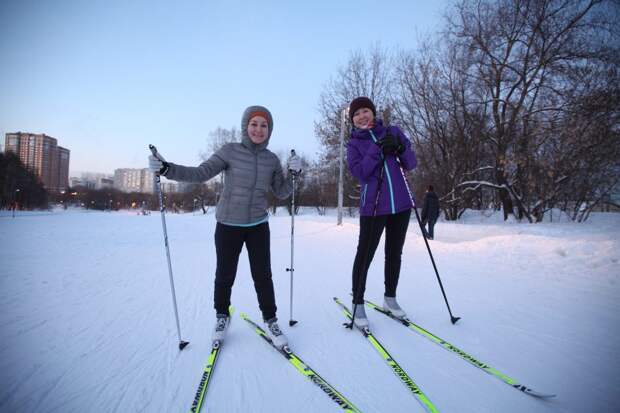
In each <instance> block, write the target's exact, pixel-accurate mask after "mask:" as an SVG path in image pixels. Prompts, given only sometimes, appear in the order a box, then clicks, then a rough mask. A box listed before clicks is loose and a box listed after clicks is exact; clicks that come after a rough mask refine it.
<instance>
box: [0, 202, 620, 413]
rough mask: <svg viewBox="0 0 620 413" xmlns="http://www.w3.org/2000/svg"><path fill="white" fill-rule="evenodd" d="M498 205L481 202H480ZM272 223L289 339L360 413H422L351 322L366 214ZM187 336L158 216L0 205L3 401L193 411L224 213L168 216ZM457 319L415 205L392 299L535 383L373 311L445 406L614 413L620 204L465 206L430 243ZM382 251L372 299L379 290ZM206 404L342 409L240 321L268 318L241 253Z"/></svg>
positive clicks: (619, 346) (370, 288) (390, 341)
mask: <svg viewBox="0 0 620 413" xmlns="http://www.w3.org/2000/svg"><path fill="white" fill-rule="evenodd" d="M487 215H488V214H487ZM335 221H336V220H335V217H334V216H317V215H314V214H313V213H312V212H311V211H310V210H306V211H304V213H303V214H302V215H300V216H298V217H297V218H296V221H295V222H296V228H295V229H296V239H295V257H296V259H295V269H296V271H295V284H294V287H295V294H294V314H293V316H294V318H295V319H296V320H298V321H299V323H298V324H297V325H296V326H294V327H292V328H290V327H288V319H289V288H290V286H289V273H288V272H286V271H285V269H286V267H288V266H289V262H290V257H289V252H290V243H289V242H290V240H289V235H290V217H288V216H286V215H285V214H284V211H279V212H278V214H277V215H276V216H273V217H271V219H270V227H271V251H272V268H273V276H274V283H275V287H276V297H277V302H278V306H279V311H278V316H279V318H280V321H281V326H282V327H283V329H284V330H285V332H286V333H287V334H288V337H289V341H290V343H291V347H292V348H293V349H294V350H295V351H296V352H297V353H298V354H299V356H300V357H301V358H302V359H303V360H304V361H306V362H307V363H308V364H309V365H310V366H312V367H313V368H315V369H316V370H317V371H318V372H319V373H320V374H321V375H322V376H323V378H325V379H326V380H327V381H328V382H329V383H330V384H332V385H333V386H334V387H335V388H336V389H338V390H339V391H340V392H341V393H343V394H344V395H345V396H346V397H347V398H348V399H349V400H351V401H352V402H353V403H354V404H355V405H356V406H357V407H358V408H359V409H360V410H361V411H363V412H423V411H424V410H423V408H422V406H421V405H419V403H418V402H417V401H416V400H415V399H414V398H413V396H412V395H411V393H410V392H409V391H408V390H407V389H406V388H405V386H404V385H403V384H402V383H401V382H400V380H398V378H397V377H396V376H395V375H394V373H393V372H392V371H391V369H390V368H389V367H388V366H387V365H386V364H385V362H384V361H383V360H382V359H381V357H380V356H379V355H378V354H377V353H376V351H375V350H374V349H373V347H372V346H371V345H370V343H369V342H368V341H366V340H365V339H364V338H363V337H362V335H361V334H359V333H358V332H356V331H349V330H346V329H344V328H343V327H342V323H343V322H344V321H345V320H344V318H343V314H342V312H341V311H340V309H339V308H337V306H336V305H335V304H334V303H333V301H332V297H333V296H338V297H340V298H341V299H342V300H344V301H345V302H347V303H350V299H349V292H350V283H351V266H352V261H353V257H354V254H355V246H356V242H357V235H358V225H357V219H355V218H346V219H345V222H344V225H342V226H340V227H339V226H337V225H336V223H335ZM167 224H168V234H169V239H170V248H171V254H172V265H173V270H174V276H175V283H176V291H177V300H178V304H179V316H180V321H181V331H182V335H183V339H186V340H189V341H190V345H189V346H188V347H187V348H186V349H185V350H183V351H181V352H179V350H178V348H177V332H176V327H175V322H174V315H173V310H172V304H171V295H170V287H169V281H168V270H167V264H166V257H165V250H164V245H163V237H162V228H161V220H160V215H159V213H153V214H152V215H150V216H138V215H136V214H135V213H133V212H128V211H125V212H113V213H105V212H86V211H54V212H53V213H42V212H39V213H22V212H19V213H18V215H17V216H16V217H15V218H11V216H10V214H7V213H4V214H3V215H2V216H0V233H1V234H2V248H0V329H1V330H0V331H1V333H0V412H3V413H4V412H12V413H17V412H31V411H36V412H63V413H64V412H185V411H188V410H189V408H190V406H191V403H192V400H193V398H194V393H195V390H196V387H197V385H198V382H199V380H200V377H201V375H202V370H203V367H204V363H205V361H206V358H207V355H208V353H209V350H210V343H209V341H210V335H211V329H212V326H213V323H214V320H215V312H214V310H213V308H212V300H213V298H212V296H213V277H214V272H215V248H214V245H213V231H214V225H215V221H214V216H213V214H211V213H209V214H208V215H206V216H202V215H191V214H185V215H174V214H169V215H167ZM431 247H432V251H433V254H434V256H435V259H436V262H437V265H438V268H439V271H440V275H441V277H442V281H443V283H444V286H445V288H446V292H447V296H448V299H449V302H450V306H451V308H452V310H453V312H454V314H455V315H457V316H461V317H462V319H461V321H459V323H458V324H457V325H455V326H453V325H452V324H451V323H450V321H449V316H448V313H447V310H446V306H445V303H444V301H443V298H442V296H441V292H440V290H439V286H438V283H437V280H436V277H435V274H434V272H433V270H432V266H431V264H430V260H429V257H428V253H427V251H426V248H425V246H424V242H423V240H422V238H421V237H420V235H419V229H418V228H417V224H416V222H415V218H414V220H413V221H412V223H411V226H410V228H409V235H408V238H407V242H406V244H405V250H404V254H403V265H402V273H401V281H400V286H399V290H398V298H399V301H400V304H401V305H402V306H403V307H404V309H405V310H406V311H407V312H408V313H409V314H410V316H411V318H412V319H413V320H414V321H415V322H416V323H418V324H419V325H421V326H422V327H424V328H426V329H428V330H429V331H431V332H433V333H434V334H436V335H438V336H439V337H441V338H443V339H445V340H447V341H449V342H451V343H452V344H454V345H456V346H457V347H459V348H461V349H462V350H464V351H466V352H468V353H469V354H471V355H472V356H474V357H476V358H477V359H479V360H480V361H483V362H485V363H488V364H489V365H490V366H492V367H494V368H496V369H498V370H499V371H501V372H503V373H505V374H507V375H508V376H510V377H512V378H514V379H516V380H517V381H518V382H520V383H523V384H525V385H527V386H529V387H532V388H533V389H535V390H538V391H541V392H550V393H556V394H557V398H555V399H552V400H548V401H544V400H538V399H535V398H532V397H530V396H528V395H525V394H523V393H521V392H519V391H517V390H515V389H512V388H511V387H510V386H507V385H506V384H504V383H502V382H501V381H499V380H497V379H496V378H494V377H492V376H491V375H489V374H486V373H485V372H483V371H482V370H479V369H477V368H475V367H473V366H471V365H470V364H468V363H467V362H465V361H464V360H462V359H460V358H459V357H457V356H456V355H454V354H452V353H449V352H448V351H446V350H444V349H442V348H441V347H439V346H438V345H436V344H433V343H432V342H430V341H428V340H426V339H425V338H423V337H421V336H419V335H417V334H416V333H414V332H413V331H410V330H408V329H406V328H404V327H402V326H400V325H398V324H397V323H395V322H394V321H393V320H390V319H388V318H386V317H385V316H383V315H381V314H379V313H376V312H374V311H372V310H370V309H368V310H367V313H368V315H369V318H370V323H371V327H372V329H373V332H374V334H375V335H376V336H377V338H378V339H379V340H381V341H382V342H383V343H384V345H385V346H386V348H387V349H388V350H389V351H390V353H391V354H392V356H393V357H394V358H395V359H396V360H397V361H398V362H399V363H400V365H401V366H402V367H403V368H404V369H405V370H406V371H407V372H408V373H409V375H410V376H411V377H412V378H413V380H414V381H415V382H416V383H417V384H418V385H419V386H420V388H421V389H422V391H424V392H425V393H426V395H427V396H428V397H429V398H430V399H431V400H432V401H433V402H434V403H435V405H436V406H437V408H438V410H439V411H440V412H459V413H467V412H477V413H479V412H528V413H532V412H533V413H536V412H618V411H620V396H619V394H620V393H619V392H618V391H617V384H618V379H617V377H618V371H620V357H619V356H618V354H620V339H619V330H620V284H619V277H620V263H619V262H620V214H593V215H592V216H591V218H590V220H588V221H587V222H586V223H583V224H575V223H570V222H560V223H556V222H554V223H542V224H518V223H503V222H502V221H501V220H500V219H498V217H497V216H496V215H493V216H490V217H489V216H483V215H482V214H479V213H469V214H468V215H466V216H465V217H464V220H463V221H461V222H458V223H446V222H439V223H438V224H437V226H436V239H435V241H432V242H431ZM382 248H383V245H380V247H379V250H378V251H377V255H376V257H375V260H374V262H373V265H372V266H371V269H370V273H369V280H368V284H367V290H366V298H367V299H370V300H373V301H375V302H379V303H380V302H381V299H382V295H383V275H382V271H383V252H382ZM232 301H233V305H234V306H235V308H236V312H237V313H236V315H235V317H234V318H233V321H232V324H231V326H230V329H229V332H228V336H227V339H226V343H225V346H224V348H223V349H222V353H221V356H220V359H219V361H218V365H217V368H216V369H215V371H214V376H213V381H212V383H211V386H210V388H209V391H208V394H207V399H206V405H205V406H204V408H203V411H205V412H338V411H341V410H340V408H339V407H338V406H337V405H336V404H335V403H334V402H333V401H331V400H330V399H329V398H328V397H327V396H326V395H325V394H324V393H323V392H322V391H321V390H320V389H319V388H318V387H316V386H315V385H313V384H312V383H311V382H310V381H309V380H307V379H306V378H304V377H303V376H302V375H300V374H299V373H298V372H297V371H296V370H295V369H294V368H293V367H292V366H291V365H290V364H288V363H287V362H286V361H285V360H284V358H283V357H282V356H281V355H280V354H278V353H277V352H275V351H274V350H273V349H272V348H270V347H269V346H268V345H267V344H266V343H265V342H264V341H263V340H261V339H260V338H259V337H258V336H257V335H256V334H255V333H254V332H253V331H252V330H251V329H250V328H249V327H248V325H247V323H245V322H244V321H243V320H241V319H240V318H239V317H238V313H239V312H240V311H244V312H246V313H248V314H249V315H250V316H251V317H252V318H253V319H254V320H255V321H260V312H259V310H258V305H257V302H256V296H255V293H254V289H253V285H252V282H251V277H250V274H249V265H248V261H247V254H246V253H245V251H244V252H243V253H242V256H241V258H240V262H239V269H238V274H237V281H236V283H235V286H234V289H233V296H232Z"/></svg>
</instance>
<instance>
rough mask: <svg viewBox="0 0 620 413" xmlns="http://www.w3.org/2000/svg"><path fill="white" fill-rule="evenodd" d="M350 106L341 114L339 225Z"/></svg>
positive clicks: (340, 221)
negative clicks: (345, 138)
mask: <svg viewBox="0 0 620 413" xmlns="http://www.w3.org/2000/svg"><path fill="white" fill-rule="evenodd" d="M348 113H349V108H348V107H346V108H344V109H342V112H341V114H340V155H339V158H340V159H339V164H340V170H339V172H338V225H342V206H343V205H342V204H343V198H344V182H343V175H344V172H343V163H344V161H343V158H344V128H345V127H346V121H347V115H348Z"/></svg>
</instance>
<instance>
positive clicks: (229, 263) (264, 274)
mask: <svg viewBox="0 0 620 413" xmlns="http://www.w3.org/2000/svg"><path fill="white" fill-rule="evenodd" d="M269 238H270V235H269V224H268V223H267V222H265V223H263V224H259V225H255V226H251V227H236V226H232V225H224V224H221V223H219V222H218V223H217V226H216V227H215V251H216V253H217V268H216V270H215V288H214V294H213V295H214V302H215V304H214V307H215V311H216V312H217V313H218V314H228V307H229V306H230V295H231V293H232V286H233V284H234V283H235V276H236V275H237V264H238V262H239V254H241V248H242V247H243V244H245V247H246V249H247V250H248V257H249V259H250V271H251V272H252V279H253V280H254V289H255V290H256V296H257V297H258V306H259V308H260V310H261V312H262V313H263V319H264V320H269V319H271V318H273V317H275V316H276V310H277V309H276V299H275V294H274V291H273V281H272V279H271V256H270V251H269Z"/></svg>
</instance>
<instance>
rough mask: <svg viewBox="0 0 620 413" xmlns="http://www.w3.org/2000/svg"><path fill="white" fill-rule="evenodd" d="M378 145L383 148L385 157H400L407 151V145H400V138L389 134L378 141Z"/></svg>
mask: <svg viewBox="0 0 620 413" xmlns="http://www.w3.org/2000/svg"><path fill="white" fill-rule="evenodd" d="M377 145H379V146H380V147H381V152H383V155H400V154H401V153H403V152H404V151H405V145H403V144H402V143H400V141H399V140H398V138H397V137H396V136H394V135H392V134H390V133H389V132H388V133H387V134H386V135H385V137H384V138H383V139H381V140H379V141H377Z"/></svg>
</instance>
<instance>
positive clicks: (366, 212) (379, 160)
mask: <svg viewBox="0 0 620 413" xmlns="http://www.w3.org/2000/svg"><path fill="white" fill-rule="evenodd" d="M349 118H350V120H351V123H352V124H353V128H352V130H351V138H350V139H349V143H348V145H347V162H348V166H349V171H351V174H353V176H355V177H356V178H357V179H358V180H359V182H360V185H361V187H362V194H361V199H360V233H359V240H358V244H357V253H356V254H355V261H354V263H353V312H354V315H355V317H354V320H353V321H354V323H355V324H356V325H357V326H358V327H360V328H364V327H367V326H368V318H367V317H366V311H365V310H364V291H365V289H366V277H367V274H368V268H369V267H370V263H371V262H372V259H373V257H374V255H375V251H376V250H377V246H378V245H379V240H380V238H381V234H382V233H383V230H384V229H385V269H384V276H385V291H384V300H383V308H384V309H385V310H387V311H389V312H391V313H392V314H394V315H395V316H396V317H400V318H402V317H405V316H406V314H405V312H404V311H403V309H402V308H401V307H400V306H399V305H398V302H397V301H396V287H397V286H398V278H399V276H400V265H401V255H402V251H403V245H404V243H405V236H406V234H407V227H408V225H409V217H410V216H411V208H412V207H413V202H412V199H411V196H410V192H409V188H408V186H407V181H406V180H405V176H404V173H403V171H402V169H404V170H406V171H410V170H412V169H414V168H415V167H416V157H415V154H414V153H413V149H412V148H411V142H410V141H409V139H407V137H406V136H405V134H404V133H403V132H402V131H401V130H400V129H399V128H398V127H396V126H390V125H384V124H383V122H382V121H381V120H380V119H377V118H376V109H375V105H374V103H373V102H372V101H371V100H370V99H369V98H367V97H363V96H362V97H358V98H355V99H353V101H351V104H350V105H349Z"/></svg>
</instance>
